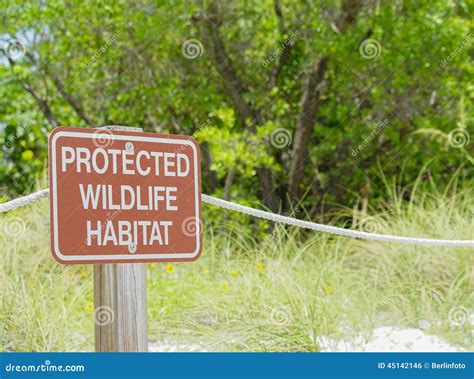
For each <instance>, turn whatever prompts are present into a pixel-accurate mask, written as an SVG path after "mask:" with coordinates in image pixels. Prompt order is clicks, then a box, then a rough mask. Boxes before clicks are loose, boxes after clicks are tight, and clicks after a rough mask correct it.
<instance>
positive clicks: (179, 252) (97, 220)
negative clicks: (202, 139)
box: [49, 127, 202, 264]
mask: <svg viewBox="0 0 474 379" xmlns="http://www.w3.org/2000/svg"><path fill="white" fill-rule="evenodd" d="M125 129H126V130H109V129H82V128H70V127H60V128H56V129H55V130H54V131H53V132H52V133H51V135H50V137H49V167H50V177H49V180H50V192H51V193H50V208H51V212H50V213H51V251H52V253H53V256H54V258H55V259H56V260H57V261H59V262H60V263H64V264H72V263H94V264H95V263H121V262H123V263H126V262H130V263H131V262H160V261H164V262H171V261H192V260H195V259H197V258H198V257H199V255H200V253H201V248H202V239H201V235H202V222H201V173H200V150H199V145H198V144H197V143H196V141H195V140H194V139H192V138H191V137H187V136H174V135H163V134H153V133H142V132H139V131H134V130H133V128H125Z"/></svg>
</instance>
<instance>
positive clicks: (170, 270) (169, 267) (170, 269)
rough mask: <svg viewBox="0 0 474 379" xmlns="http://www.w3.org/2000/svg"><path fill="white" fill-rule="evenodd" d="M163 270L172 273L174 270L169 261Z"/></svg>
mask: <svg viewBox="0 0 474 379" xmlns="http://www.w3.org/2000/svg"><path fill="white" fill-rule="evenodd" d="M165 270H166V272H167V273H168V274H172V273H173V272H174V266H173V265H172V264H171V263H169V264H167V265H166V268H165Z"/></svg>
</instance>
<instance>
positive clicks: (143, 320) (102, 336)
mask: <svg viewBox="0 0 474 379" xmlns="http://www.w3.org/2000/svg"><path fill="white" fill-rule="evenodd" d="M103 128H104V129H109V130H133V131H140V132H141V131H142V129H140V128H129V127H125V126H116V125H111V126H104V127H103ZM146 313H147V307H146V264H145V263H119V264H115V263H114V264H96V265H94V324H95V327H94V332H95V351H121V352H126V351H148V333H147V314H146Z"/></svg>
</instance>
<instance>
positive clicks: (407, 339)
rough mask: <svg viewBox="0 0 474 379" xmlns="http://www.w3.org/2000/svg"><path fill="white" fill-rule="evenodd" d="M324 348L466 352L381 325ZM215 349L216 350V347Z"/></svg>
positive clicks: (161, 346) (172, 345) (184, 347)
mask: <svg viewBox="0 0 474 379" xmlns="http://www.w3.org/2000/svg"><path fill="white" fill-rule="evenodd" d="M317 342H318V345H319V346H320V348H321V351H326V352H336V351H366V352H456V351H464V350H463V349H461V348H458V347H455V346H452V345H450V344H449V343H447V342H446V341H444V340H443V339H442V338H441V337H438V336H434V335H429V334H426V333H425V332H423V331H422V330H420V329H415V328H399V327H393V326H382V327H378V328H376V329H374V330H372V331H369V332H366V333H361V334H359V335H353V336H349V337H348V338H347V339H342V340H335V339H332V338H330V337H328V336H321V337H318V338H317ZM149 350H150V351H154V352H173V351H208V349H206V345H205V344H201V343H193V344H187V343H181V342H175V341H173V342H172V341H156V342H153V343H151V344H150V345H149ZM213 350H214V349H213Z"/></svg>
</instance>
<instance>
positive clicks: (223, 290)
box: [221, 283, 230, 293]
mask: <svg viewBox="0 0 474 379" xmlns="http://www.w3.org/2000/svg"><path fill="white" fill-rule="evenodd" d="M221 288H222V292H224V293H227V292H229V290H230V287H229V285H228V284H227V283H222V285H221Z"/></svg>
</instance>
